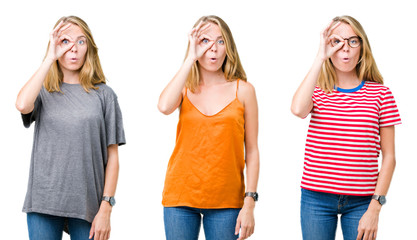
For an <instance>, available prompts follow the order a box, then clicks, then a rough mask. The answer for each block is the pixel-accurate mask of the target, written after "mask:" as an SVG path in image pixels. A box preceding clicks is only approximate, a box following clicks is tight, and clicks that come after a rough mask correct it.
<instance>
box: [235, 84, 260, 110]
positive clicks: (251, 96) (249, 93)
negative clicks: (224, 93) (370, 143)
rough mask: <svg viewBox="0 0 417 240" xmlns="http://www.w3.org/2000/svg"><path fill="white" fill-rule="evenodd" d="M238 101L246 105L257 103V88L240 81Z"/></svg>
mask: <svg viewBox="0 0 417 240" xmlns="http://www.w3.org/2000/svg"><path fill="white" fill-rule="evenodd" d="M237 96H238V99H239V100H240V101H241V102H242V103H243V104H244V105H247V104H248V103H255V102H256V92H255V87H254V86H253V85H252V84H251V83H250V82H247V81H242V80H239V88H238V90H237Z"/></svg>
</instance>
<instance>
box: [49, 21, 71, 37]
mask: <svg viewBox="0 0 417 240" xmlns="http://www.w3.org/2000/svg"><path fill="white" fill-rule="evenodd" d="M69 26H71V23H68V24H67V25H62V26H60V27H59V28H57V29H56V30H54V31H53V32H52V35H53V36H54V37H59V36H60V35H61V32H62V30H66V29H67V28H69Z"/></svg>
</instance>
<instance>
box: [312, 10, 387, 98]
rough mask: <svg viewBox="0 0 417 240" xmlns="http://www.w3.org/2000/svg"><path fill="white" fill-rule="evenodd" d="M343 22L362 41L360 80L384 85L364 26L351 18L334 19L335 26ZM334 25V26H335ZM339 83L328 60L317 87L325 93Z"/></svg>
mask: <svg viewBox="0 0 417 240" xmlns="http://www.w3.org/2000/svg"><path fill="white" fill-rule="evenodd" d="M338 22H342V23H346V24H349V25H350V27H352V29H353V31H354V32H355V33H356V34H357V35H358V36H359V37H360V38H361V39H362V42H361V46H360V48H361V51H360V56H359V61H358V63H357V65H356V75H357V76H358V77H359V79H360V80H366V81H371V82H377V83H381V84H384V80H383V78H382V75H381V73H380V72H379V70H378V67H377V66H376V62H375V59H374V57H373V55H372V51H371V46H370V45H369V41H368V37H367V36H366V33H365V30H364V29H363V27H362V25H361V24H360V23H359V22H358V21H357V20H356V19H354V18H353V17H351V16H346V15H345V16H340V17H335V18H334V19H333V25H334V24H336V23H338ZM333 25H332V26H333ZM336 82H337V76H336V71H335V69H334V65H333V63H332V61H331V60H330V58H329V59H327V60H326V61H325V63H324V64H323V66H322V69H321V72H320V75H319V79H318V82H317V85H318V86H319V87H320V88H321V89H322V90H323V91H325V92H327V93H329V92H332V91H333V88H334V86H335V85H336Z"/></svg>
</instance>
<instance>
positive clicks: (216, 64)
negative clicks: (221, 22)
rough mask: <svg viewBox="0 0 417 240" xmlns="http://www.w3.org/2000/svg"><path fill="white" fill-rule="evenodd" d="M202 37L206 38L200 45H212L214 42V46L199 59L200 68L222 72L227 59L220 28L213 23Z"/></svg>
mask: <svg viewBox="0 0 417 240" xmlns="http://www.w3.org/2000/svg"><path fill="white" fill-rule="evenodd" d="M202 36H203V37H204V38H203V39H202V41H201V42H200V45H205V44H210V43H212V41H214V44H213V46H211V47H210V48H209V49H208V50H207V51H206V52H205V53H204V54H203V56H201V57H200V58H199V59H198V63H199V64H200V67H202V68H204V69H205V70H207V71H211V72H216V71H219V69H220V70H221V67H222V65H223V62H224V59H225V58H226V44H225V42H224V39H223V36H222V32H221V30H220V27H219V26H218V25H217V24H213V23H212V26H211V27H210V28H209V29H207V30H206V31H205V32H204V33H203V35H202Z"/></svg>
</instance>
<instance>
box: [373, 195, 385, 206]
mask: <svg viewBox="0 0 417 240" xmlns="http://www.w3.org/2000/svg"><path fill="white" fill-rule="evenodd" d="M372 199H375V200H377V201H378V202H379V204H381V205H384V204H385V203H386V202H387V199H386V198H385V196H384V195H373V196H372Z"/></svg>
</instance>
